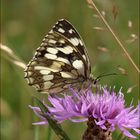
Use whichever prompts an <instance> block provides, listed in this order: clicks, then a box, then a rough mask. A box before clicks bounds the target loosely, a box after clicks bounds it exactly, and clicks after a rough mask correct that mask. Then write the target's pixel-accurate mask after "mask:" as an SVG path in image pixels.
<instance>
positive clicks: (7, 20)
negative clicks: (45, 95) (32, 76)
mask: <svg viewBox="0 0 140 140" xmlns="http://www.w3.org/2000/svg"><path fill="white" fill-rule="evenodd" d="M95 2H96V4H97V6H98V7H99V9H100V10H101V11H102V12H103V13H104V12H105V17H106V19H107V21H108V22H109V24H110V25H111V27H112V28H113V30H114V31H115V32H116V34H117V36H118V37H119V38H120V39H121V41H122V42H123V44H124V46H125V48H126V49H127V51H128V52H129V54H130V55H131V56H132V59H133V60H134V62H135V63H136V64H137V65H138V66H139V40H138V38H137V36H138V33H139V31H138V29H139V13H138V11H139V0H135V1H132V0H123V1H122V0H104V1H102V0H96V1H95ZM60 18H66V19H67V20H69V21H70V22H71V23H72V24H73V25H74V26H75V28H76V29H77V30H78V31H79V33H80V35H81V36H82V38H83V40H84V42H85V44H86V47H87V50H88V53H89V57H90V60H91V64H92V73H93V75H94V76H99V75H100V74H101V73H112V72H117V73H125V74H126V75H125V76H124V75H123V76H122V75H118V76H110V77H105V78H102V79H101V81H100V83H101V84H102V85H108V86H114V85H115V86H116V91H118V90H119V89H120V88H121V87H122V91H123V92H124V94H125V99H126V105H129V104H130V102H131V100H132V99H133V100H134V105H136V104H137V103H138V98H139V86H140V85H139V75H138V73H137V71H136V70H135V68H134V67H133V66H132V65H131V63H130V62H129V61H128V59H127V57H126V56H125V54H124V53H123V52H122V50H121V49H120V47H119V46H118V44H117V43H116V41H115V40H114V38H113V37H112V35H111V33H110V32H108V31H107V30H106V28H105V26H104V24H103V23H102V21H101V20H100V19H99V18H98V17H97V15H96V12H95V11H93V10H92V9H90V8H89V7H88V5H87V3H86V0H2V1H1V21H2V22H1V23H2V24H1V27H2V28H1V43H3V44H4V45H7V46H8V47H10V48H11V49H12V50H13V51H14V52H15V53H16V54H17V55H18V56H19V57H20V58H21V59H22V60H23V61H24V62H25V63H28V61H29V60H30V59H31V58H32V56H33V54H34V52H35V50H36V48H37V47H38V46H39V45H40V44H41V41H42V39H43V38H44V36H45V35H46V34H47V32H48V31H49V30H50V29H51V27H52V26H53V25H54V24H55V22H56V21H57V20H58V19H60ZM128 22H129V26H128ZM95 27H102V28H104V29H105V30H95ZM128 89H131V90H132V92H130V93H127V91H128ZM32 95H38V94H37V92H36V91H35V90H34V89H33V88H32V87H29V86H28V85H27V83H26V81H25V79H24V72H23V70H22V69H20V68H19V67H17V66H15V65H14V64H12V63H11V62H10V61H9V60H8V57H7V55H6V54H3V53H1V138H2V140H35V129H38V131H39V134H38V137H39V139H40V140H42V139H47V126H32V122H34V121H35V120H36V119H37V118H36V117H35V115H34V113H33V112H32V110H31V109H30V108H29V107H28V105H29V104H31V105H33V102H32ZM41 96H42V95H41ZM63 127H64V129H65V130H66V132H67V134H68V135H69V136H70V138H71V139H72V140H76V139H81V136H82V134H83V132H84V130H85V128H86V123H81V124H75V123H71V122H68V121H66V122H64V123H63ZM52 139H53V140H56V139H57V138H56V135H55V134H53V136H52Z"/></svg>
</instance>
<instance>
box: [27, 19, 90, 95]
mask: <svg viewBox="0 0 140 140" xmlns="http://www.w3.org/2000/svg"><path fill="white" fill-rule="evenodd" d="M70 29H71V30H70ZM72 38H73V39H74V40H75V41H74V40H72ZM76 38H77V40H76ZM76 41H79V43H78V42H77V44H76ZM80 47H81V48H80ZM89 73H90V63H89V58H88V56H87V53H86V50H85V48H84V46H83V43H82V41H81V40H80V36H79V35H78V33H77V32H76V30H75V29H74V28H73V27H72V25H71V24H70V23H69V22H67V21H66V20H59V21H58V22H57V23H56V25H55V26H53V28H52V30H51V31H50V32H49V33H48V34H47V35H46V36H45V38H44V39H43V41H42V44H41V46H40V47H39V48H38V49H37V51H36V53H35V55H34V57H33V59H32V60H31V61H30V62H29V64H28V65H27V68H26V70H25V78H26V79H27V81H28V83H29V85H32V86H34V87H35V88H36V89H37V90H38V91H41V92H44V93H58V92H62V91H64V90H66V89H67V86H68V85H71V86H75V85H76V84H77V83H79V82H83V81H84V80H85V79H86V78H88V77H87V76H88V74H89Z"/></svg>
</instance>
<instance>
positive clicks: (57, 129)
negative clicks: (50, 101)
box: [34, 97, 70, 140]
mask: <svg viewBox="0 0 140 140" xmlns="http://www.w3.org/2000/svg"><path fill="white" fill-rule="evenodd" d="M34 100H35V102H36V103H37V105H38V106H39V107H40V109H41V111H42V113H43V116H44V117H45V118H46V119H47V121H48V123H49V125H50V126H51V128H52V129H53V130H54V132H55V133H56V135H57V136H58V137H59V138H60V140H70V138H69V137H68V136H67V134H66V133H65V131H64V130H63V129H62V127H61V125H60V124H58V123H57V121H56V120H54V119H53V118H52V117H50V116H48V115H46V113H47V112H49V110H48V109H47V108H46V106H45V105H44V104H43V103H42V102H41V101H40V100H39V99H38V98H36V97H34Z"/></svg>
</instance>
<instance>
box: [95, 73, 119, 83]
mask: <svg viewBox="0 0 140 140" xmlns="http://www.w3.org/2000/svg"><path fill="white" fill-rule="evenodd" d="M111 75H118V74H117V73H108V74H104V73H102V74H100V75H99V76H97V77H96V79H94V82H93V83H94V84H96V83H97V82H98V81H99V80H100V78H102V77H106V76H111Z"/></svg>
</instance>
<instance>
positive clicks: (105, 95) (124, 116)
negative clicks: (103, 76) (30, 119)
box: [31, 87, 140, 138]
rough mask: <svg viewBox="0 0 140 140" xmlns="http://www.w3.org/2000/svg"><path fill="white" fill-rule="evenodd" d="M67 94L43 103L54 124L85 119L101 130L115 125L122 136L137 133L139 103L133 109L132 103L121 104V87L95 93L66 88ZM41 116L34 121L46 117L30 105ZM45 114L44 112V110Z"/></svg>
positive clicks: (44, 120) (139, 125) (122, 101)
mask: <svg viewBox="0 0 140 140" xmlns="http://www.w3.org/2000/svg"><path fill="white" fill-rule="evenodd" d="M70 92H71V95H64V96H63V97H58V96H53V97H52V96H49V97H48V99H49V102H50V103H51V104H52V106H48V105H47V104H45V105H46V108H48V110H49V115H51V116H53V118H54V119H55V120H57V121H58V123H61V122H63V121H64V120H70V121H72V122H77V123H79V122H85V121H88V120H89V119H91V118H92V119H93V121H94V123H95V124H96V125H97V126H99V127H100V128H101V129H103V130H108V129H109V130H110V131H112V132H113V131H114V130H115V129H116V127H118V128H119V129H120V130H121V131H122V132H123V134H124V135H125V136H128V137H130V138H136V137H135V136H134V135H132V134H131V133H130V132H129V130H134V131H135V132H137V133H140V131H139V128H140V124H139V122H140V116H139V113H140V104H139V105H138V106H137V107H136V108H134V107H133V106H132V105H130V106H129V107H125V100H124V95H123V93H122V92H121V90H120V91H119V92H118V93H115V92H114V90H112V91H111V89H109V90H108V89H107V88H106V87H103V88H101V89H100V90H98V91H97V92H96V93H92V91H91V90H87V91H80V92H76V91H75V90H74V89H71V88H70ZM31 108H32V109H33V110H34V112H35V113H36V114H37V115H38V116H39V117H40V118H41V120H42V121H41V122H38V123H35V124H47V120H46V119H45V118H44V117H43V116H42V115H41V114H42V113H41V110H40V108H39V107H31ZM47 114H48V113H47Z"/></svg>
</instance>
